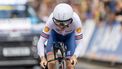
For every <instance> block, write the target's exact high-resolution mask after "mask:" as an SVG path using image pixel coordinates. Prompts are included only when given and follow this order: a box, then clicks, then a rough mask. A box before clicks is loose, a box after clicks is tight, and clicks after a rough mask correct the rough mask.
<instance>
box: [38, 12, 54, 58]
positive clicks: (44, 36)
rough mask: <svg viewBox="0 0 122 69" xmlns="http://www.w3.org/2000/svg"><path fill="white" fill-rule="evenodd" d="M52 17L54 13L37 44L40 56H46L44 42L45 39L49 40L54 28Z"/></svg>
mask: <svg viewBox="0 0 122 69" xmlns="http://www.w3.org/2000/svg"><path fill="white" fill-rule="evenodd" d="M52 17H53V14H51V15H50V16H49V18H48V20H47V22H46V24H45V27H44V28H43V31H42V33H41V36H40V39H39V41H38V44H37V48H38V55H39V56H40V57H42V56H44V43H45V41H47V40H48V38H49V35H50V32H51V29H52Z"/></svg>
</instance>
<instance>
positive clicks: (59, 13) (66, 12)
mask: <svg viewBox="0 0 122 69" xmlns="http://www.w3.org/2000/svg"><path fill="white" fill-rule="evenodd" d="M72 16H73V9H72V7H71V6H70V5H68V4H66V3H60V4H58V5H57V6H56V7H55V8H54V11H53V17H54V18H55V19H57V20H60V21H65V20H68V19H71V18H72Z"/></svg>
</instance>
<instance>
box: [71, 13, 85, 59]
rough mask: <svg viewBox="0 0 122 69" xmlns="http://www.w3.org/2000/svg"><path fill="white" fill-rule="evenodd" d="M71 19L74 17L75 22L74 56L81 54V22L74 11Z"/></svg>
mask: <svg viewBox="0 0 122 69" xmlns="http://www.w3.org/2000/svg"><path fill="white" fill-rule="evenodd" d="M73 19H74V24H75V39H76V49H75V52H74V55H76V57H78V56H80V55H81V51H82V49H83V46H82V38H83V33H82V23H81V20H80V18H79V16H78V15H77V14H76V13H74V16H73Z"/></svg>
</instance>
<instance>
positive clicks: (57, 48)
mask: <svg viewBox="0 0 122 69" xmlns="http://www.w3.org/2000/svg"><path fill="white" fill-rule="evenodd" d="M65 50H66V48H65V45H64V43H62V42H55V43H53V52H54V59H53V60H50V61H48V62H51V61H55V60H57V61H58V69H64V67H65V62H64V61H65V59H66V58H65ZM58 51H60V52H61V56H58V55H57V54H58Z"/></svg>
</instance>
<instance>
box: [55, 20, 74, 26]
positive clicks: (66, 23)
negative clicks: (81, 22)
mask: <svg viewBox="0 0 122 69" xmlns="http://www.w3.org/2000/svg"><path fill="white" fill-rule="evenodd" d="M72 21H73V20H72V18H70V19H68V20H57V19H55V18H53V22H54V23H55V24H57V25H62V26H67V25H69V24H71V23H72Z"/></svg>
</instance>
